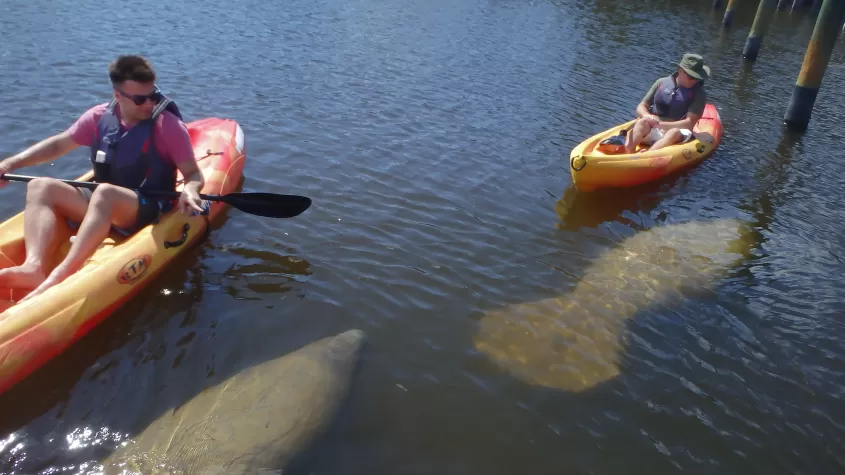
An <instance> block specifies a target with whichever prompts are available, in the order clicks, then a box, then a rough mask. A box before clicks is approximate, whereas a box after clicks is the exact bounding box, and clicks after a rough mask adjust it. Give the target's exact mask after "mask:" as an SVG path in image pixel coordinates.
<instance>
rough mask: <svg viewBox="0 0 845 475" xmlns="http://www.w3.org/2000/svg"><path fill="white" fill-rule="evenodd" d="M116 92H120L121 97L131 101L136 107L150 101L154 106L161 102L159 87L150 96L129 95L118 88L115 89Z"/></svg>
mask: <svg viewBox="0 0 845 475" xmlns="http://www.w3.org/2000/svg"><path fill="white" fill-rule="evenodd" d="M115 90H116V91H117V92H119V93H120V95H121V96H123V97H128V98H129V99H131V100H132V102H134V103H135V105H136V106H140V105H141V104H143V103H145V102H147V100H148V99H149V100H151V101H153V104H158V102H159V101H161V89H159V88H158V86H156V88H155V90H154V91H153V92H151V93H149V94H127V93H125V92H123V91H121V90H120V89H118V88H115Z"/></svg>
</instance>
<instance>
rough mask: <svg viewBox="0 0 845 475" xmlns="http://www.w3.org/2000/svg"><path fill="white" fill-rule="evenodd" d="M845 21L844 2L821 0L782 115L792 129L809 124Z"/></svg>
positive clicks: (805, 127)
mask: <svg viewBox="0 0 845 475" xmlns="http://www.w3.org/2000/svg"><path fill="white" fill-rule="evenodd" d="M843 22H845V1H843V0H823V2H822V5H821V10H820V11H819V16H818V17H817V18H816V26H815V27H814V28H813V36H812V37H811V38H810V43H809V44H808V45H807V52H806V53H804V63H803V64H802V65H801V71H800V72H799V73H798V80H797V81H795V87H794V88H793V89H792V97H791V98H790V99H789V106H788V107H787V109H786V115H785V116H784V118H783V121H784V123H785V124H786V125H787V126H788V127H789V128H790V129H793V130H801V131H803V130H806V129H807V126H808V125H809V123H810V116H811V115H812V112H813V105H814V104H815V102H816V96H817V95H818V93H819V88H820V87H821V83H822V77H823V76H824V72H825V70H826V69H827V64H828V62H829V61H830V55H831V53H832V52H833V48H834V46H836V40H837V38H838V36H839V31H840V28H842V23H843Z"/></svg>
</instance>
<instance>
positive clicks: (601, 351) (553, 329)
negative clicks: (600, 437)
mask: <svg viewBox="0 0 845 475" xmlns="http://www.w3.org/2000/svg"><path fill="white" fill-rule="evenodd" d="M753 242H754V241H753V236H752V234H751V232H750V228H748V227H747V226H746V225H745V224H744V223H742V222H741V221H738V220H734V219H722V220H715V221H704V222H688V223H683V224H675V225H665V226H660V227H656V228H652V229H650V230H647V231H643V232H639V233H637V234H635V235H634V236H632V237H630V238H628V239H626V240H624V241H623V242H622V243H621V244H620V245H619V246H618V247H616V248H614V249H612V250H610V251H608V252H607V253H605V254H604V255H602V256H600V257H599V258H598V259H596V260H595V261H594V262H593V263H591V265H590V266H589V267H588V268H587V269H586V271H585V273H584V276H583V277H582V278H581V279H580V281H579V282H578V284H577V286H576V287H575V289H574V290H572V291H571V292H570V293H569V294H567V295H565V296H562V297H554V298H547V299H544V300H540V301H537V302H530V303H521V304H516V305H510V306H506V307H504V308H502V309H497V310H494V311H490V312H488V313H486V314H485V315H484V316H483V317H482V318H481V320H480V322H479V327H478V330H477V332H476V334H475V335H474V340H475V347H476V348H477V349H478V350H479V351H481V352H483V353H484V354H486V355H487V356H488V357H489V358H491V360H492V361H494V362H495V363H496V364H497V365H499V367H501V368H503V369H504V370H505V371H507V372H509V373H510V374H512V375H513V376H515V377H517V378H519V379H521V380H523V381H526V382H529V383H531V384H536V385H541V386H546V387H551V388H557V389H563V390H568V391H582V390H584V389H588V388H590V387H593V386H595V385H596V384H598V383H601V382H603V381H606V380H609V379H611V378H613V377H615V376H616V375H618V374H619V367H618V362H619V356H620V354H621V353H622V351H623V344H624V342H623V336H624V333H625V328H626V327H625V325H626V321H627V320H628V319H630V318H632V317H633V316H634V315H635V314H636V313H637V312H638V311H640V310H642V309H643V308H647V307H649V306H651V305H655V304H658V305H660V304H666V303H669V302H671V301H672V300H673V299H677V298H680V296H681V292H682V291H687V292H688V291H702V290H703V291H706V290H708V289H712V288H713V287H714V286H715V284H716V283H717V282H718V280H719V277H720V275H722V274H724V273H725V272H727V271H728V270H729V269H730V267H731V265H732V264H734V263H735V262H736V261H737V260H738V259H741V258H742V257H744V256H745V255H746V254H747V253H748V252H749V250H750V249H751V246H752V245H753Z"/></svg>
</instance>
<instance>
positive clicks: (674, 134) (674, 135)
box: [664, 129, 683, 144]
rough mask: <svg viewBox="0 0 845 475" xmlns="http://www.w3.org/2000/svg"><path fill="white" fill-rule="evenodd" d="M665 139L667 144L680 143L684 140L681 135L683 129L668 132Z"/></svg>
mask: <svg viewBox="0 0 845 475" xmlns="http://www.w3.org/2000/svg"><path fill="white" fill-rule="evenodd" d="M664 139H665V141H666V143H669V144H675V143H678V142H680V141H681V140H682V139H683V135H682V134H681V129H669V130H667V131H666V134H665V135H664Z"/></svg>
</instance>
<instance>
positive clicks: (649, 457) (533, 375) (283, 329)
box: [0, 0, 845, 475]
mask: <svg viewBox="0 0 845 475" xmlns="http://www.w3.org/2000/svg"><path fill="white" fill-rule="evenodd" d="M711 3H712V2H710V1H707V0H642V1H639V2H636V1H625V2H620V1H615V0H585V1H580V0H549V1H545V0H541V1H529V2H513V1H507V0H453V1H448V2H443V1H441V2H425V1H395V0H381V1H378V2H374V1H372V0H351V1H348V2H339V1H335V0H321V1H317V2H312V1H305V0H291V1H289V2H285V3H284V4H278V3H273V2H257V1H254V0H246V1H243V2H224V1H220V0H203V1H199V0H185V1H183V2H178V3H167V4H165V3H164V2H163V1H162V0H152V1H151V2H146V3H144V4H143V5H141V4H139V5H137V6H132V5H129V6H126V7H121V8H119V9H114V8H111V9H110V8H103V3H102V2H98V1H95V0H79V1H76V2H66V1H60V2H58V3H55V2H54V3H51V2H31V1H26V0H4V1H3V2H0V65H2V66H4V71H5V74H3V75H0V89H2V90H4V91H13V92H14V93H9V94H7V95H6V96H4V106H3V107H2V108H0V130H2V131H5V132H7V133H6V136H5V139H4V140H3V141H0V156H9V155H11V154H13V153H15V152H17V151H18V150H19V149H21V148H22V147H24V146H26V145H28V144H31V143H35V142H36V141H37V140H39V139H41V138H43V137H45V136H48V135H49V134H52V133H55V132H58V131H59V130H62V129H63V128H65V127H67V126H68V125H69V124H70V123H71V122H72V121H73V120H74V119H75V118H76V117H78V115H79V113H80V112H81V111H82V110H84V109H85V108H86V107H89V106H90V105H92V104H93V103H96V102H98V101H105V100H107V99H108V97H109V88H108V81H107V75H106V66H107V63H108V61H109V59H110V58H112V57H113V56H114V54H115V53H116V52H123V51H137V50H138V42H139V37H138V36H137V35H135V36H133V35H127V34H126V25H127V24H131V25H132V29H133V31H138V32H142V34H141V36H142V38H141V40H142V41H141V42H142V43H143V45H144V46H143V48H141V49H142V50H143V52H144V53H146V54H149V56H150V57H151V58H152V59H153V61H154V65H156V66H157V67H158V70H159V72H160V76H161V80H160V83H161V86H162V88H163V89H164V90H165V91H166V92H168V93H169V94H171V95H172V96H173V97H174V98H175V99H176V100H177V101H178V102H179V105H180V108H181V109H182V110H183V111H184V112H185V113H186V114H187V115H188V116H189V117H190V118H191V119H193V118H199V117H205V116H222V117H231V118H234V119H236V120H238V122H239V123H240V124H241V125H242V127H243V129H244V131H245V133H246V136H247V144H248V145H247V148H248V150H247V162H246V167H245V176H246V179H245V181H244V188H245V190H244V191H248V192H249V191H267V192H279V193H295V194H302V195H306V196H309V197H311V198H312V199H313V200H314V206H313V207H312V209H309V211H308V212H307V213H305V214H303V215H302V216H299V217H297V218H295V219H267V218H261V217H257V216H252V215H248V214H246V213H242V212H239V211H237V210H231V211H230V212H228V213H227V219H226V220H224V221H223V222H222V223H220V225H219V226H215V227H214V229H213V231H212V233H211V234H210V236H209V240H208V241H207V242H206V243H204V244H203V245H202V246H200V247H199V248H198V249H197V250H196V251H194V252H192V253H190V254H189V256H186V258H185V259H184V260H180V261H179V263H178V264H175V265H174V266H173V268H171V269H169V270H168V272H167V273H165V274H163V275H162V276H161V277H160V278H159V279H157V280H156V281H155V282H154V283H153V284H152V285H151V287H150V288H149V289H148V290H147V291H145V292H144V293H142V294H141V295H139V297H138V298H136V299H134V300H133V301H132V302H130V303H129V304H127V305H126V306H124V307H123V308H121V309H119V310H118V311H117V312H115V313H114V314H113V315H112V316H110V317H109V318H108V319H107V320H106V321H105V322H104V323H103V324H102V325H101V327H99V328H97V329H95V330H94V331H93V332H92V333H91V334H90V335H89V336H88V337H86V338H84V339H83V340H82V341H80V342H79V343H78V344H77V345H74V347H73V348H72V349H71V350H70V351H68V352H66V353H64V354H62V355H61V356H60V357H57V358H56V359H55V360H54V361H53V362H51V363H50V364H49V365H48V366H47V367H45V368H44V369H43V371H40V372H38V374H36V375H33V377H32V378H31V379H29V380H27V381H25V382H24V383H22V384H21V385H20V386H19V387H17V388H15V390H13V391H10V392H9V393H7V394H4V395H0V408H5V409H6V410H5V411H0V441H6V440H12V439H13V440H12V442H9V443H6V444H5V445H3V448H2V449H0V472H4V471H5V472H11V471H12V470H11V469H10V468H9V467H12V466H14V467H16V468H17V469H16V470H15V472H16V473H28V474H29V473H49V472H51V471H52V472H56V471H59V472H60V471H61V470H62V469H63V468H67V470H65V472H66V473H73V472H74V471H75V470H77V469H78V465H75V464H79V463H83V462H86V461H89V460H102V455H104V454H103V453H102V450H103V449H101V448H98V447H102V445H100V446H98V445H96V444H93V443H89V442H86V441H88V440H89V439H90V440H97V438H99V439H100V440H116V439H118V438H120V437H123V435H124V434H127V433H132V432H133V431H136V430H138V429H139V428H140V427H143V424H144V422H146V421H150V420H154V419H155V418H156V417H157V416H158V415H159V414H161V413H162V411H166V410H170V409H172V407H175V406H177V405H178V404H179V403H180V402H184V401H186V400H189V399H190V397H192V395H193V393H195V392H196V391H198V390H199V388H202V387H204V385H206V384H207V383H209V381H212V380H215V379H217V378H221V377H224V376H225V375H228V374H232V373H233V372H234V371H236V370H237V369H238V368H240V367H241V366H242V365H244V364H246V363H245V362H250V361H252V362H254V361H260V360H262V359H266V358H269V357H272V356H273V354H274V350H277V351H282V349H281V348H279V346H285V347H296V346H297V345H299V344H302V343H304V342H306V341H311V340H313V339H314V337H317V336H320V335H326V334H336V333H338V332H341V331H345V330H347V329H348V328H350V327H357V328H361V329H363V330H365V331H366V332H367V333H368V335H370V337H371V345H370V348H371V349H372V351H371V352H370V354H369V356H368V357H367V358H366V361H365V364H364V365H363V368H364V376H365V377H364V378H363V382H362V383H361V384H360V385H358V386H357V387H356V389H355V397H354V398H353V400H352V402H351V404H350V407H349V411H348V417H347V419H346V421H347V425H346V426H345V428H344V429H342V430H339V431H338V432H336V433H335V434H334V435H333V443H332V444H330V447H331V449H332V450H330V451H328V452H326V453H322V454H320V456H319V457H316V458H317V460H316V461H315V466H314V467H313V470H311V471H312V472H313V473H344V474H347V475H357V474H371V473H386V472H387V473H389V472H412V473H444V474H451V473H460V474H462V475H476V474H490V473H522V472H527V473H532V474H535V473H536V474H545V473H555V474H557V473H597V474H604V473H643V474H648V475H652V474H655V473H660V474H662V473H719V474H733V473H737V474H747V473H749V472H755V471H756V472H759V473H766V474H775V473H802V472H803V473H814V474H815V473H840V472H842V471H843V467H845V463H843V462H845V461H842V460H841V458H842V457H841V456H840V455H839V454H841V453H845V428H842V427H841V424H839V423H838V419H837V417H836V414H838V412H841V411H840V408H841V405H842V404H841V397H840V396H839V395H840V394H842V393H843V388H845V371H841V368H839V366H838V364H837V362H838V361H840V360H843V359H845V352H843V345H842V344H841V342H842V341H843V339H845V332H843V327H842V324H841V322H842V305H841V300H842V298H841V296H842V288H843V278H842V275H843V274H845V266H843V263H842V259H843V257H842V255H843V253H842V252H841V251H840V249H842V248H843V247H845V240H843V236H845V232H844V231H845V228H843V224H842V223H843V220H842V217H841V214H842V213H841V193H840V192H839V191H840V190H842V188H843V186H845V183H843V177H845V160H840V159H838V158H837V157H839V156H840V155H841V153H840V151H841V149H842V143H841V142H842V137H841V135H842V134H840V133H838V130H839V128H840V125H841V124H840V123H839V122H840V121H839V119H838V118H839V117H840V116H841V111H842V110H845V109H843V107H845V105H843V97H842V95H841V94H840V93H839V90H838V89H837V88H836V87H835V86H836V84H839V83H841V82H842V81H843V79H845V68H843V67H842V65H843V64H845V42H842V41H840V42H839V43H838V44H837V45H836V48H835V50H834V54H833V57H832V58H831V62H830V67H829V69H828V71H827V72H826V74H825V81H824V85H823V87H822V89H821V91H820V93H819V96H818V99H817V102H816V108H815V110H814V114H813V121H812V122H811V126H810V129H809V130H808V131H807V133H806V134H805V135H803V136H802V137H801V138H800V139H796V140H795V141H792V140H791V139H786V138H785V136H784V135H783V134H782V132H781V130H782V118H783V114H784V111H785V108H786V105H787V103H788V101H789V98H790V94H791V92H792V87H793V85H794V82H795V78H796V76H797V73H798V71H799V69H800V66H801V62H802V59H803V55H804V52H805V50H806V49H805V46H806V44H807V41H808V40H809V33H810V31H811V28H812V21H813V18H814V17H813V16H812V15H807V14H805V13H800V12H795V13H791V12H789V11H784V12H779V13H776V14H775V15H774V17H773V19H772V26H771V28H770V30H769V32H768V33H767V35H766V38H765V41H764V46H763V49H762V51H761V54H760V57H759V58H758V60H757V61H756V62H754V63H748V62H745V61H743V60H742V58H741V53H742V49H743V46H744V43H745V40H746V37H747V34H748V29H749V28H750V25H751V21H752V19H753V17H754V14H755V10H756V2H740V7H739V10H738V12H737V16H736V18H735V21H734V25H733V27H732V28H730V29H724V28H722V27H721V17H722V13H721V11H713V9H712V7H711ZM162 12H166V13H167V14H166V15H164V16H162ZM115 15H117V18H118V19H119V21H117V22H116V21H115V18H116V17H115ZM129 19H131V21H129ZM221 19H225V21H222V20H221ZM127 21H129V23H127ZM91 25H97V27H96V28H95V30H96V31H95V32H94V33H92V29H91ZM144 35H147V36H144ZM144 38H146V39H147V40H146V41H145V40H144ZM150 38H155V41H149V39H150ZM188 46H190V47H188ZM687 51H698V52H700V53H702V54H704V55H705V57H706V58H707V61H708V63H709V64H710V66H711V68H712V71H713V79H712V80H711V81H709V84H708V85H707V88H708V95H709V97H711V98H712V101H713V102H714V103H716V104H717V105H718V107H719V112H720V115H721V117H722V120H723V124H724V127H725V129H724V130H725V135H724V138H723V142H722V143H721V145H720V147H719V148H718V149H717V150H716V152H715V153H714V154H713V155H712V156H711V157H709V158H708V159H707V160H705V161H703V162H702V163H700V164H699V165H697V166H696V167H695V168H693V169H691V170H689V171H687V172H685V173H682V174H680V175H678V176H675V177H670V178H667V179H665V180H661V181H660V182H656V183H653V184H650V185H647V186H644V187H641V188H638V189H636V190H634V189H630V190H619V191H609V192H607V193H595V194H583V193H578V192H576V191H575V190H574V189H572V187H571V181H570V175H569V163H568V156H569V151H570V150H571V148H572V147H574V146H575V145H576V144H577V143H579V142H580V141H581V140H583V139H584V138H585V137H588V136H590V135H592V134H594V133H596V132H598V131H601V130H605V129H606V128H607V127H609V126H611V125H612V124H618V123H621V122H623V121H626V120H628V119H630V117H631V115H632V114H633V111H634V109H635V107H636V104H637V102H638V101H639V100H640V99H641V98H642V95H643V94H644V93H645V91H646V90H647V89H648V87H649V86H650V85H651V84H652V83H653V81H654V79H655V78H657V77H660V76H662V75H665V74H667V73H668V72H670V71H671V70H672V62H673V61H677V59H678V58H680V57H681V55H682V54H683V53H684V52H687ZM45 91H51V93H50V94H48V96H47V97H48V99H45V96H44V94H45ZM56 91H62V92H61V93H58V92H56ZM87 164H88V160H87V155H86V153H85V151H84V150H79V151H78V153H76V152H75V153H72V154H71V155H69V156H68V157H65V158H63V159H61V160H59V161H57V162H55V163H53V164H44V165H39V166H36V167H32V168H31V169H27V170H26V173H27V174H32V175H48V176H61V177H65V178H72V177H75V176H78V175H79V174H81V171H82V170H83V168H85V167H87V166H88V165H87ZM23 189H24V188H23V187H19V186H16V185H12V186H8V187H6V188H4V189H3V190H2V191H0V217H8V216H11V215H12V214H14V213H16V212H17V211H18V210H20V209H21V207H22V206H23V204H24V195H23V193H22V190H23ZM736 217H739V218H737V219H739V220H741V221H744V222H747V223H748V226H747V227H748V228H752V229H747V230H746V229H745V228H746V226H742V229H743V230H742V231H737V229H736V227H733V228H732V229H731V227H732V226H733V225H730V226H728V228H729V229H724V230H722V231H719V232H724V235H722V236H721V237H717V236H718V234H706V233H704V232H702V234H701V236H698V237H696V238H695V239H693V238H689V239H687V238H677V239H678V240H673V239H674V238H672V237H671V235H670V234H665V233H667V232H671V230H672V229H674V230H675V231H674V232H679V233H680V232H681V230H683V229H685V228H683V227H681V228H675V227H674V226H678V225H677V223H700V224H698V226H701V228H700V229H701V230H702V231H706V230H710V229H713V228H710V227H708V226H716V229H720V228H718V226H719V225H718V224H714V223H719V222H723V223H727V222H728V221H720V220H730V219H731V218H736ZM0 219H2V218H0ZM704 223H710V224H704ZM726 226H727V225H726ZM737 226H739V225H737ZM664 229H665V230H664ZM746 231H747V232H748V234H747V235H748V237H749V240H750V241H752V242H754V243H755V244H754V245H751V251H750V254H751V256H750V257H748V258H746V259H744V260H741V261H740V263H739V264H735V263H733V262H732V261H731V262H730V263H728V264H726V263H725V262H723V260H722V259H723V258H725V259H728V258H729V259H730V260H732V259H733V258H734V257H735V256H734V255H733V254H730V253H729V252H727V251H726V250H725V249H724V246H726V243H727V242H729V241H730V240H731V239H734V238H735V237H736V234H737V233H739V234H740V235H742V236H745V232H746ZM739 241H740V242H745V239H744V238H741V239H739ZM638 243H639V244H638ZM637 246H639V247H637ZM685 246H686V247H685ZM697 246H705V248H704V249H699V250H698V251H699V252H694V251H696V249H697ZM711 246H712V247H711ZM687 248H689V249H687ZM626 249H628V250H633V251H632V252H637V253H638V254H639V255H638V256H636V257H632V258H631V259H626V257H630V256H626V255H624V251H625V250H626ZM636 249H639V251H637V250H636ZM740 254H742V253H740ZM696 255H698V256H701V257H706V258H707V259H704V260H703V261H700V262H699V261H696V260H695V256H696ZM711 261H712V262H711ZM696 263H698V264H700V265H697V264H696ZM714 269H716V270H715V271H714ZM673 272H680V275H681V277H686V279H687V280H686V281H677V280H673V278H674V274H672V273H673ZM711 272H714V273H713V274H712V275H710V277H708V278H705V277H703V276H706V275H707V274H709V273H711ZM724 274H727V277H724ZM678 282H681V283H683V284H684V285H687V284H696V283H698V284H700V286H701V287H702V288H704V289H710V290H709V291H708V292H705V294H704V295H703V296H702V295H696V294H694V293H691V290H694V289H691V288H689V285H687V287H686V288H684V287H683V286H681V284H679V283H678ZM590 284H591V285H590ZM679 286H680V287H679ZM655 299H658V300H655ZM606 305H609V307H608V306H606ZM565 307H569V309H568V310H566V311H564V309H563V308H565ZM478 315H481V318H480V319H478V320H476V319H475V316H478ZM520 315H522V316H520ZM483 344H486V345H487V348H486V349H485V351H479V350H478V349H477V345H483ZM520 358H521V359H523V360H524V362H520ZM579 368H580V369H581V370H579ZM582 370H583V371H582ZM543 382H545V383H543ZM556 388H569V390H560V389H556ZM585 388H589V389H585ZM107 433H108V434H111V435H110V436H107V435H106V434H107ZM67 434H72V435H73V436H72V437H71V438H72V440H74V441H78V442H75V443H76V445H77V446H79V448H78V449H77V450H74V451H70V450H69V449H68V442H67V439H66V438H65V436H66V435H67ZM108 437H112V439H109V438H108ZM86 444H88V445H87V446H86Z"/></svg>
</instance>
